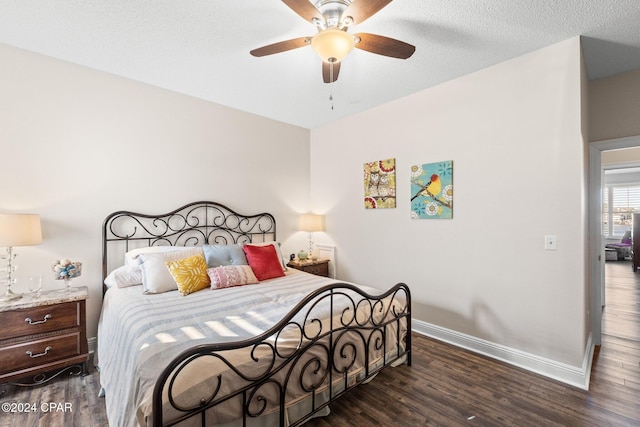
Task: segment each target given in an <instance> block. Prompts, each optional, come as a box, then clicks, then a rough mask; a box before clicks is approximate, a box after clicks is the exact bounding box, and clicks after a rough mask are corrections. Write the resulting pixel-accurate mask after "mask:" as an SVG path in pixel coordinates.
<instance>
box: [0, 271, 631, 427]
mask: <svg viewBox="0 0 640 427" xmlns="http://www.w3.org/2000/svg"><path fill="white" fill-rule="evenodd" d="M606 275H607V290H606V301H607V305H606V308H605V310H604V317H603V345H602V347H601V348H599V350H597V352H596V355H595V358H594V363H593V369H592V375H591V386H590V390H589V391H584V390H580V389H577V388H574V387H571V386H567V385H565V384H562V383H559V382H557V381H554V380H551V379H548V378H545V377H542V376H539V375H536V374H533V373H530V372H527V371H524V370H522V369H518V368H515V367H512V366H510V365H506V364H504V363H501V362H498V361H495V360H492V359H489V358H486V357H484V356H480V355H477V354H474V353H471V352H468V351H465V350H462V349H459V348H456V347H452V346H450V345H448V344H444V343H441V342H439V341H435V340H432V339H430V338H427V337H424V336H421V335H417V334H414V340H413V345H414V346H413V365H412V366H411V367H407V366H400V367H397V368H393V369H387V370H385V371H383V372H382V373H380V374H379V375H378V377H377V378H376V379H375V380H374V381H372V382H371V383H369V384H366V385H362V386H360V387H357V388H356V389H354V390H352V391H350V392H349V393H348V394H347V395H345V396H344V397H343V398H342V399H341V400H339V401H338V402H336V403H334V404H333V405H332V406H331V414H330V415H329V416H328V417H324V418H318V419H315V420H312V421H310V422H309V423H307V424H305V425H306V426H310V427H326V426H331V427H335V426H338V427H340V426H345V427H346V426H349V427H350V426H519V427H526V426H536V427H539V426H598V427H600V426H640V272H639V273H636V274H634V273H633V272H632V271H631V266H630V263H629V262H626V261H621V262H607V263H606ZM98 390H99V381H98V373H97V372H95V371H92V373H91V374H90V375H88V376H86V377H68V378H60V379H57V380H54V381H53V382H52V383H50V384H48V385H46V386H43V387H38V388H33V389H22V388H9V389H8V390H6V392H5V393H4V395H2V396H0V402H2V403H5V402H23V403H24V402H30V403H34V402H38V403H39V402H55V403H60V402H63V403H64V402H68V403H71V404H72V411H73V412H70V413H69V412H67V413H65V412H46V413H45V412H42V411H37V412H35V413H28V414H24V413H23V414H7V413H2V412H0V426H2V427H5V426H11V427H13V426H20V427H35V426H41V427H44V426H51V427H58V426H61V427H62V426H64V427H67V426H106V424H107V422H106V415H105V409H104V400H102V399H101V398H98V397H97V393H98Z"/></svg>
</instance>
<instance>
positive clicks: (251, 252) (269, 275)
mask: <svg viewBox="0 0 640 427" xmlns="http://www.w3.org/2000/svg"><path fill="white" fill-rule="evenodd" d="M242 250H243V251H244V254H245V255H246V256H247V261H249V266H251V269H252V270H253V274H255V275H256V278H257V279H258V280H260V281H262V280H267V279H273V278H274V277H282V276H284V271H283V270H282V263H281V262H280V260H279V259H278V254H277V253H276V248H275V247H274V246H273V245H266V246H252V245H245V246H243V247H242Z"/></svg>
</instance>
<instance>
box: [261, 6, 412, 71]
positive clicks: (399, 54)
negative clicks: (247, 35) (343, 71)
mask: <svg viewBox="0 0 640 427" xmlns="http://www.w3.org/2000/svg"><path fill="white" fill-rule="evenodd" d="M311 1H312V0H282V2H283V3H284V4H286V5H287V6H289V8H291V9H292V10H293V11H294V12H295V13H297V14H298V15H300V16H301V17H302V18H304V19H305V20H307V21H309V22H311V23H312V24H313V25H315V26H316V27H317V29H318V33H317V34H316V35H315V36H310V37H298V38H295V39H291V40H285V41H281V42H278V43H273V44H270V45H267V46H263V47H259V48H257V49H254V50H252V51H251V52H250V53H251V55H253V56H258V57H260V56H266V55H273V54H274V53H280V52H285V51H288V50H292V49H297V48H300V47H304V46H308V45H311V46H312V47H313V49H314V50H315V51H316V52H317V53H318V55H319V56H320V58H322V78H323V80H324V82H325V83H333V82H335V81H336V80H337V79H338V73H339V72H340V61H342V59H344V57H345V56H347V54H348V53H349V52H351V50H352V49H353V48H354V47H355V48H358V49H362V50H366V51H368V52H372V53H376V54H378V55H384V56H389V57H392V58H400V59H407V58H409V57H410V56H411V55H413V52H415V50H416V48H415V46H412V45H410V44H408V43H405V42H403V41H400V40H396V39H392V38H390V37H385V36H379V35H377V34H369V33H356V34H350V33H349V31H348V30H349V27H350V26H351V25H355V24H361V23H363V22H364V21H365V20H367V19H368V18H370V17H371V16H373V15H374V14H376V13H377V12H378V11H379V10H380V9H382V8H383V7H385V6H386V5H388V4H389V3H391V1H392V0H315V4H314V3H312V2H311Z"/></svg>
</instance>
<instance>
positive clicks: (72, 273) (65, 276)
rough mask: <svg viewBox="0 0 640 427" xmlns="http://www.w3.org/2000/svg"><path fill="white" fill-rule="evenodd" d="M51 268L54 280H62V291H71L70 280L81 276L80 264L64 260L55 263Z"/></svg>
mask: <svg viewBox="0 0 640 427" xmlns="http://www.w3.org/2000/svg"><path fill="white" fill-rule="evenodd" d="M51 268H52V269H53V276H54V278H55V279H56V280H64V290H65V291H66V292H69V291H71V279H74V278H76V277H80V275H81V274H82V263H81V262H72V261H71V260H68V259H66V258H63V259H60V260H58V261H56V263H55V264H53V266H51Z"/></svg>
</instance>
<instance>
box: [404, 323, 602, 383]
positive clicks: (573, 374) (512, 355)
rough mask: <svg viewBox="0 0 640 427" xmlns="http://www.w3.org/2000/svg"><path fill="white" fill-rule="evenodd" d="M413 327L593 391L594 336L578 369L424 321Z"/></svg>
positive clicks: (437, 337)
mask: <svg viewBox="0 0 640 427" xmlns="http://www.w3.org/2000/svg"><path fill="white" fill-rule="evenodd" d="M411 324H412V326H413V328H412V329H413V331H414V332H418V333H420V334H422V335H426V336H428V337H431V338H435V339H437V340H440V341H444V342H446V343H449V344H452V345H455V346H457V347H461V348H464V349H467V350H470V351H473V352H475V353H479V354H482V355H485V356H488V357H491V358H492V359H496V360H500V361H502V362H505V363H508V364H510V365H514V366H517V367H519V368H523V369H526V370H528V371H531V372H534V373H536V374H540V375H543V376H545V377H549V378H552V379H554V380H557V381H561V382H563V383H565V384H569V385H571V386H574V387H578V388H581V389H583V390H588V389H589V380H590V378H591V363H592V360H593V351H594V345H593V343H592V340H591V335H589V339H588V342H587V347H586V351H585V357H584V360H583V362H582V366H581V367H576V366H571V365H567V364H565V363H560V362H556V361H554V360H551V359H547V358H544V357H540V356H536V355H534V354H530V353H526V352H524V351H520V350H516V349H514V348H510V347H506V346H503V345H500V344H496V343H493V342H490V341H486V340H483V339H480V338H476V337H474V336H471V335H466V334H462V333H460V332H456V331H453V330H450V329H446V328H442V327H440V326H437V325H433V324H430V323H427V322H423V321H420V320H416V319H412V320H411Z"/></svg>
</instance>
